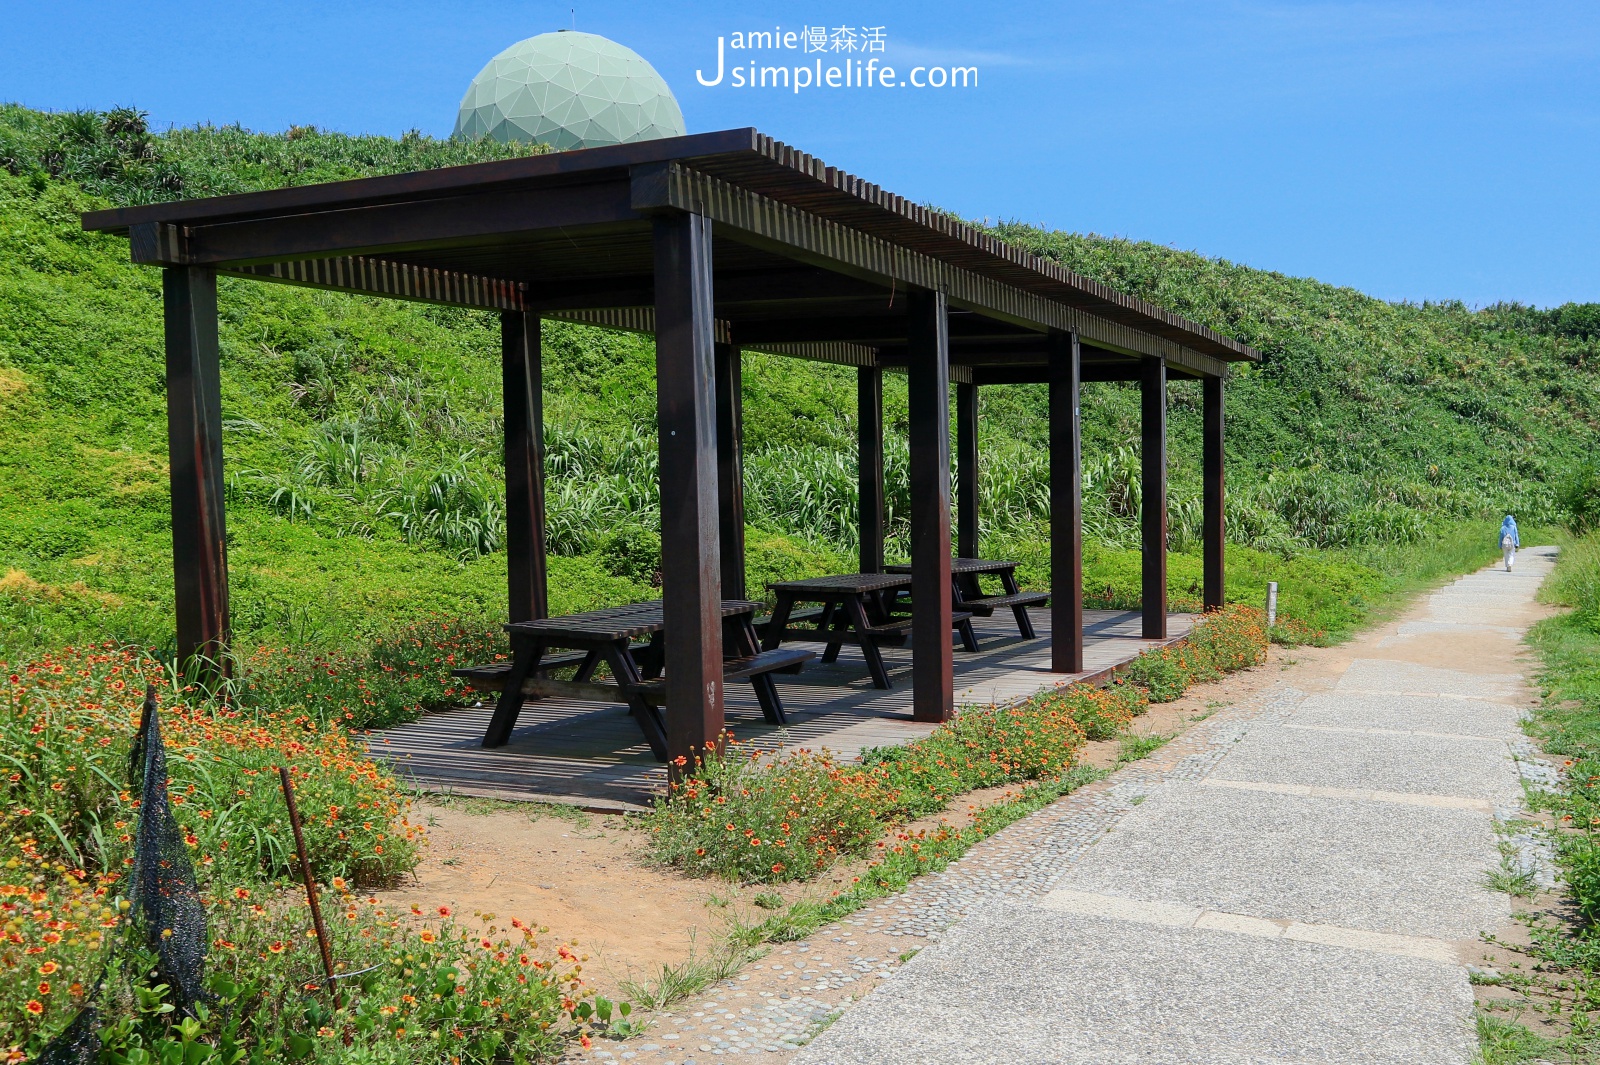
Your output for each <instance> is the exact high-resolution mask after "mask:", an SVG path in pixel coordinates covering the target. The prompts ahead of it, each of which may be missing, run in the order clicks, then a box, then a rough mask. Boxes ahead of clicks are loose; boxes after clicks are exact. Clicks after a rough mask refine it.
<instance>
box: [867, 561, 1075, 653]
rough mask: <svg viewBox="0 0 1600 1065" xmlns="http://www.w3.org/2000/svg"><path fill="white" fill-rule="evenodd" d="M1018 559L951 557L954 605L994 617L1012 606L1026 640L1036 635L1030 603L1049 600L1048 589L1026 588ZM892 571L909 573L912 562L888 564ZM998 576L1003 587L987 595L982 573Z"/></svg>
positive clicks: (952, 602) (952, 601)
mask: <svg viewBox="0 0 1600 1065" xmlns="http://www.w3.org/2000/svg"><path fill="white" fill-rule="evenodd" d="M1017 565H1018V563H1015V562H995V561H990V560H987V559H982V558H955V559H951V560H950V584H951V592H952V598H951V604H950V605H951V606H954V607H959V608H960V609H962V610H967V611H971V612H972V613H973V614H976V615H977V616H978V617H980V618H987V617H993V616H994V612H995V611H996V610H1004V609H1005V608H1007V607H1010V608H1011V615H1012V617H1014V618H1016V619H1017V631H1018V632H1020V633H1021V634H1022V638H1023V639H1024V640H1031V639H1034V637H1035V633H1034V631H1033V619H1032V618H1030V617H1028V607H1030V606H1043V605H1044V604H1045V603H1048V602H1049V601H1050V593H1049V592H1025V591H1023V590H1022V589H1021V588H1020V587H1018V585H1017ZM884 569H885V570H887V571H888V572H890V573H910V572H911V567H910V566H885V567H884ZM990 575H992V576H997V577H999V578H1000V586H1001V588H1002V589H1004V591H1003V592H1002V593H1001V594H1000V595H988V594H986V593H985V592H984V590H983V588H982V587H981V586H980V585H979V583H978V578H979V577H982V576H990Z"/></svg>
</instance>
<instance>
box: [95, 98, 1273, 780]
mask: <svg viewBox="0 0 1600 1065" xmlns="http://www.w3.org/2000/svg"><path fill="white" fill-rule="evenodd" d="M83 225H84V228H85V229H89V230H104V231H111V232H116V233H122V234H126V235H127V236H128V237H129V242H130V245H131V252H132V258H133V261H134V262H136V263H143V264H148V265H152V266H160V267H162V268H163V273H164V295H165V315H166V374H167V411H168V448H169V455H170V461H171V484H172V529H173V560H174V572H175V578H176V616H177V640H178V651H179V654H180V656H181V657H183V658H184V659H186V660H187V659H189V658H190V657H191V656H195V655H200V656H205V657H207V658H210V659H212V660H217V659H219V658H220V654H219V653H220V652H221V651H222V650H223V649H224V648H225V646H226V644H227V641H228V639H229V623H228V569H227V549H226V536H225V532H224V514H223V470H222V411H221V397H220V388H219V380H218V374H219V365H218V343H217V284H216V279H217V275H218V274H219V273H220V274H229V275H233V276H238V277H248V278H254V279H258V280H262V281H274V282H281V283H287V284H295V285H306V286H311V287H317V288H326V289H336V290H339V291H345V292H354V293H361V294H364V295H369V296H387V297H392V298H396V299H409V300H421V301H426V302H433V303H444V304H451V305H455V306H463V307H474V308H481V309H486V310H493V311H498V312H499V313H500V316H501V328H502V353H503V361H504V384H505V398H504V402H505V458H506V515H507V530H506V532H507V545H508V559H509V562H508V573H509V577H508V584H509V605H508V617H509V620H510V621H513V622H516V621H525V620H530V619H536V618H543V617H545V616H546V613H547V597H546V566H545V558H546V554H545V543H544V473H543V461H542V459H543V456H542V451H541V448H542V412H541V406H542V404H541V386H540V380H541V377H540V375H541V367H540V350H539V344H540V340H539V320H540V318H541V317H549V318H555V319H562V320H567V321H575V322H584V323H589V324H594V325H600V326H607V327H611V328H618V329H629V330H636V331H642V332H648V333H653V334H655V338H656V369H657V375H656V376H657V398H658V404H659V417H658V421H659V434H660V478H661V544H662V555H663V558H664V560H665V561H666V565H665V566H664V567H663V587H662V596H663V600H664V606H663V610H664V619H665V624H666V626H667V631H669V632H670V633H671V638H670V640H669V641H668V642H667V643H666V645H665V656H666V658H665V695H664V705H665V721H666V734H667V735H666V739H667V747H668V750H669V753H671V754H672V755H689V756H692V755H693V754H694V753H695V752H696V751H698V750H700V749H703V748H704V747H705V745H707V744H709V743H713V742H715V740H716V738H717V737H718V735H719V734H720V732H721V730H722V727H723V690H722V688H723V652H722V646H721V643H722V628H721V616H720V613H719V610H718V607H719V604H720V601H721V600H722V599H723V598H724V597H732V598H742V597H743V596H744V594H745V589H744V580H745V578H744V574H745V567H744V506H743V499H742V491H741V445H740V351H741V349H742V348H752V349H756V350H760V351H765V352H773V353H777V354H783V355H790V356H794V357H798V358H805V359H815V360H821V361H826V362H833V363H842V364H846V365H852V366H855V367H856V369H857V374H858V381H859V399H860V409H859V418H858V421H859V426H860V451H859V455H860V486H861V534H862V535H861V545H862V546H861V570H862V571H863V572H867V573H871V572H877V571H880V570H881V569H882V568H883V561H884V560H883V467H882V456H883V420H882V397H883V372H884V371H885V370H893V371H903V372H904V373H905V374H906V376H907V380H908V398H909V408H910V448H911V451H910V454H911V463H910V482H911V483H910V490H911V515H910V517H911V535H912V541H911V554H912V568H913V571H912V578H911V579H912V601H913V602H914V603H915V610H914V620H913V625H912V631H911V639H912V648H913V663H912V679H913V700H912V705H913V716H915V717H916V718H917V719H919V720H925V721H941V720H944V719H946V718H948V717H949V716H950V715H951V714H952V713H953V711H954V693H953V687H952V648H951V640H950V634H951V622H950V612H951V595H952V592H951V572H950V567H951V554H952V552H951V547H952V544H951V484H950V472H949V471H950V447H951V436H950V426H949V410H950V403H949V387H950V385H951V384H952V383H953V384H954V385H955V387H956V403H955V410H956V423H957V424H956V434H955V447H956V458H957V478H956V496H957V502H958V504H959V505H958V508H957V512H958V515H959V528H958V530H957V531H956V534H955V539H956V542H957V547H958V553H959V554H960V555H962V556H965V557H976V556H977V554H978V542H977V541H978V506H977V492H978V488H977V469H978V453H977V427H976V418H977V408H978V404H977V390H978V388H979V387H981V386H983V385H1005V384H1019V383H1047V384H1048V385H1049V395H1050V400H1049V410H1050V432H1049V438H1050V468H1051V474H1052V476H1051V496H1050V499H1051V515H1052V521H1051V540H1050V545H1051V546H1050V551H1051V588H1050V592H1051V597H1052V598H1051V604H1052V605H1051V608H1050V609H1051V619H1050V620H1051V632H1052V640H1053V646H1052V651H1051V664H1052V667H1053V668H1054V669H1056V670H1058V671H1060V672H1063V673H1073V672H1078V671H1080V670H1081V669H1082V658H1083V612H1082V603H1083V577H1082V535H1081V516H1082V508H1081V493H1080V467H1081V461H1080V448H1079V415H1078V394H1079V385H1080V383H1081V382H1084V381H1138V382H1139V384H1140V389H1141V393H1142V413H1143V418H1142V439H1143V455H1142V466H1143V492H1144V495H1143V499H1144V507H1143V526H1142V532H1143V565H1144V571H1143V595H1144V598H1143V628H1144V635H1145V636H1146V637H1147V638H1161V637H1164V636H1165V635H1166V625H1167V603H1166V542H1167V529H1166V505H1165V504H1166V466H1167V461H1166V383H1167V380H1168V378H1169V376H1176V377H1187V378H1199V379H1200V380H1201V381H1202V382H1203V383H1204V384H1203V396H1204V402H1203V405H1204V485H1205V487H1204V499H1203V504H1204V508H1203V509H1204V582H1203V583H1204V595H1203V598H1204V602H1205V605H1206V606H1207V607H1208V608H1210V607H1216V606H1220V605H1221V604H1222V602H1223V381H1224V379H1225V378H1226V376H1227V367H1228V363H1230V362H1239V361H1249V360H1255V359H1258V358H1259V356H1258V355H1257V354H1256V353H1255V352H1254V351H1252V350H1251V349H1250V348H1249V347H1247V346H1245V345H1243V344H1240V343H1238V342H1237V341H1234V340H1231V339H1229V338H1227V337H1224V336H1221V335H1219V334H1217V333H1215V332H1213V331H1211V330H1210V329H1207V328H1205V327H1204V326H1201V325H1198V324H1196V323H1194V322H1190V321H1187V320H1185V319H1183V318H1180V317H1178V316H1176V315H1173V314H1170V313H1168V312H1167V311H1164V310H1162V309H1161V308H1159V307H1155V306H1153V305H1151V304H1149V303H1145V302H1143V301H1141V300H1137V299H1133V298H1130V297H1128V296H1124V295H1122V294H1120V293H1118V292H1115V291H1113V290H1112V289H1110V288H1108V287H1106V286H1104V285H1101V284H1098V283H1096V282H1093V281H1090V280H1087V279H1086V278H1083V277H1080V276H1079V275H1077V274H1074V273H1073V272H1071V271H1069V270H1066V269H1063V268H1062V267H1060V266H1059V265H1057V264H1055V263H1053V262H1050V261H1048V260H1045V259H1041V258H1039V257H1037V256H1034V255H1032V254H1029V253H1027V252H1024V251H1022V250H1020V249H1017V248H1014V247H1011V246H1009V245H1007V244H1005V243H1003V242H1002V241H999V240H996V239H995V238H993V237H991V236H989V235H988V234H985V233H982V232H980V231H978V230H975V229H973V228H971V227H970V226H967V225H964V224H963V223H961V222H959V221H957V220H956V219H953V218H951V217H949V216H947V215H943V214H939V213H937V212H934V211H930V210H928V209H927V208H924V207H919V206H917V205H915V204H912V203H908V202H907V201H905V200H904V199H902V198H900V197H898V196H895V195H893V194H891V193H888V192H886V191H884V190H883V189H881V188H879V187H878V186H876V185H873V184H870V183H868V182H866V181H863V180H861V179H860V178H857V177H854V176H853V175H850V174H847V173H845V172H843V171H840V170H837V169H835V168H833V167H830V166H826V165H824V164H823V163H822V162H821V161H819V160H817V159H815V158H813V157H811V156H809V155H806V154H805V153H803V152H800V151H797V150H795V149H793V148H791V147H788V146H787V145H784V144H782V143H779V142H777V141H774V140H772V139H771V138H770V137H766V136H763V135H762V134H760V133H759V132H757V131H756V130H754V129H735V130H726V131H722V132H717V133H704V134H695V135H691V136H685V137H675V138H668V139H662V140H653V141H646V142H641V143H636V144H625V145H617V146H612V147H604V148H590V149H584V150H579V151H569V152H562V153H555V154H547V155H538V156H532V157H529V158H522V159H513V160H506V161H501V162H491V163H480V164H475V165H471V166H458V167H449V168H444V169H438V170H428V171H421V172H417V173H409V174H400V175H395V176H391V177H378V178H366V179H360V180H354V181H341V182H333V183H328V184H321V185H309V186H301V187H296V188H286V189H278V190H273V191H268V192H258V193H247V194H243V195H234V196H219V197H214V198H209V199H200V200H186V201H179V202H174V203H164V204H154V205H149V206H142V207H128V208H120V209H115V210H108V211H94V212H90V213H88V214H86V215H85V216H84V218H83Z"/></svg>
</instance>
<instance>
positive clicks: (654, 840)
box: [650, 750, 889, 883]
mask: <svg viewBox="0 0 1600 1065" xmlns="http://www.w3.org/2000/svg"><path fill="white" fill-rule="evenodd" d="M760 757H761V756H760V754H759V752H757V753H753V754H751V755H750V756H748V757H746V756H745V755H743V754H742V753H739V752H737V751H734V750H730V751H729V752H728V753H725V754H715V753H713V754H709V755H707V756H706V758H705V759H704V760H703V761H702V762H700V763H699V764H698V765H697V766H696V767H695V769H694V772H693V773H692V774H691V775H690V776H688V777H687V778H685V779H684V780H682V781H681V782H675V783H674V784H673V786H672V794H671V799H670V801H662V802H658V803H657V804H656V808H655V810H654V811H653V812H652V814H651V817H650V833H651V834H650V850H651V854H652V855H653V856H654V857H655V858H656V859H657V860H659V861H661V862H664V863H666V864H668V865H673V866H676V867H678V868H680V869H682V870H683V871H684V872H686V873H688V874H689V875H691V876H720V877H723V878H724V879H728V880H740V881H744V882H746V883H771V882H777V881H783V880H795V879H799V878H802V877H808V876H811V875H813V874H815V873H817V872H818V871H820V870H822V869H826V868H827V867H828V866H830V865H832V864H833V863H834V862H835V861H837V860H838V859H839V858H841V857H846V856H850V855H855V854H860V853H862V852H863V851H864V850H865V848H866V847H867V846H869V845H870V844H871V842H872V840H874V839H876V838H877V835H878V832H879V823H878V819H879V817H880V816H881V812H882V811H883V809H884V808H885V805H886V803H887V800H888V794H889V793H888V789H887V788H886V787H885V785H884V782H883V781H882V779H881V777H880V775H878V774H873V773H864V772H862V771H861V770H859V769H856V768H849V769H846V768H842V767H840V766H839V765H838V764H837V763H835V762H834V761H833V759H832V758H830V757H829V756H828V755H827V754H826V753H823V754H815V753H812V752H809V751H800V752H797V753H795V754H792V755H789V756H787V757H785V758H783V759H782V760H780V761H778V762H777V763H776V764H770V765H769V764H764V763H763V762H762V761H761V760H760Z"/></svg>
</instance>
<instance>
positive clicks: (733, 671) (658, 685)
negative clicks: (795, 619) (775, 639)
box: [622, 647, 817, 724]
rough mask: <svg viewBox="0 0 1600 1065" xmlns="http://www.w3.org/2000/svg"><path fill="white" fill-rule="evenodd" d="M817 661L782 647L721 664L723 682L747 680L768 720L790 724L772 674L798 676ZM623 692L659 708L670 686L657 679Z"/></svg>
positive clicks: (811, 655)
mask: <svg viewBox="0 0 1600 1065" xmlns="http://www.w3.org/2000/svg"><path fill="white" fill-rule="evenodd" d="M815 657H817V653H816V652H815V651H804V650H801V649H800V648H798V647H780V648H777V649H775V650H771V651H758V652H757V653H755V654H753V655H745V656H743V657H741V658H729V659H727V660H726V661H724V662H723V663H722V681H723V683H724V684H727V683H728V682H730V681H735V680H748V681H749V682H750V686H751V687H752V688H754V689H755V693H756V700H757V701H758V702H759V703H760V704H761V712H762V714H764V715H765V716H766V718H767V720H768V721H775V722H776V723H778V724H787V723H788V720H789V719H788V717H787V716H786V715H785V714H784V712H783V703H782V702H781V701H780V700H779V699H778V696H777V690H776V689H775V688H774V687H773V684H772V677H771V676H770V674H773V673H798V672H800V670H801V668H802V667H803V666H804V665H805V664H806V663H807V662H809V661H811V660H812V659H813V658H815ZM622 690H623V691H624V692H626V693H627V694H629V695H637V696H639V697H640V698H642V699H644V700H645V701H646V702H648V703H651V704H652V705H655V706H659V705H661V704H662V703H663V702H665V701H666V697H667V682H666V680H665V679H664V678H661V677H657V678H655V679H653V680H645V681H640V682H639V683H637V684H624V685H623V686H622Z"/></svg>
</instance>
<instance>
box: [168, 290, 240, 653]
mask: <svg viewBox="0 0 1600 1065" xmlns="http://www.w3.org/2000/svg"><path fill="white" fill-rule="evenodd" d="M162 295H163V302H164V304H165V311H166V342H167V458H168V463H169V467H170V475H169V476H170V482H171V486H172V570H173V578H174V586H175V587H174V591H175V596H174V607H175V610H174V613H175V616H176V621H177V630H178V631H177V637H178V644H177V651H178V661H179V663H180V665H181V667H182V668H183V670H184V672H185V673H187V674H190V675H191V676H195V677H197V678H214V677H215V676H216V675H217V674H218V672H219V671H220V672H221V673H222V674H224V675H226V674H228V673H229V672H230V668H229V662H228V656H227V654H226V652H227V645H228V639H229V636H230V631H229V623H228V543H227V540H228V538H227V530H226V527H225V524H224V517H223V501H222V383H221V380H220V376H219V375H220V362H219V357H218V350H217V275H216V272H215V271H214V270H212V269H210V268H209V267H200V266H174V267H168V268H167V269H166V270H164V271H163V276H162Z"/></svg>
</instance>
